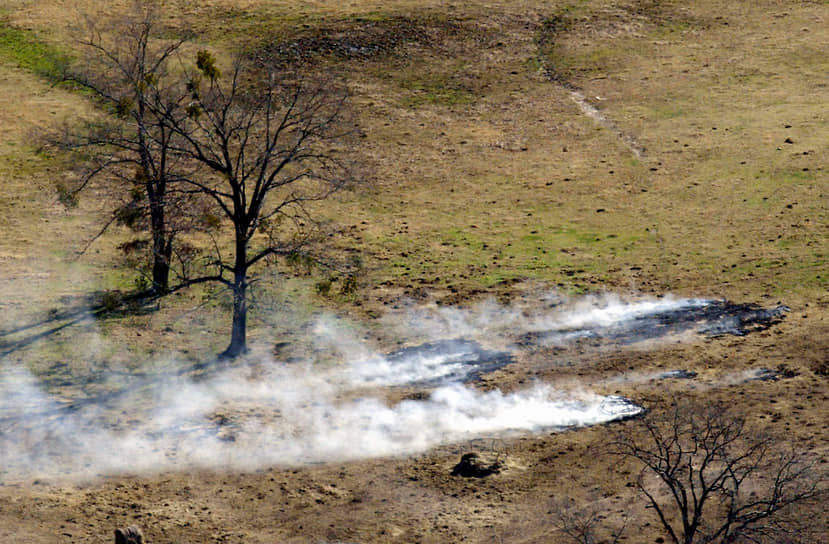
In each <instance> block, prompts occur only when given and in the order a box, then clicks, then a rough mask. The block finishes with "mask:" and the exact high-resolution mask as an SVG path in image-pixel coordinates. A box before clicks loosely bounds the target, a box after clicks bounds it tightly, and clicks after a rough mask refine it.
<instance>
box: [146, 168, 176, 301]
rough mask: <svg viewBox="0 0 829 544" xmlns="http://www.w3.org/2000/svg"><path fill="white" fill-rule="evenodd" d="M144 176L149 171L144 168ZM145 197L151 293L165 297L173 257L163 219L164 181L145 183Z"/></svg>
mask: <svg viewBox="0 0 829 544" xmlns="http://www.w3.org/2000/svg"><path fill="white" fill-rule="evenodd" d="M144 172H145V174H144V176H145V177H148V176H149V174H148V173H147V172H149V170H148V169H147V168H146V167H145V168H144ZM145 187H146V191H147V197H148V199H149V201H150V230H151V233H152V237H153V291H155V292H156V293H157V294H160V295H165V294H167V292H168V291H169V290H170V259H171V258H172V255H173V235H172V234H171V233H168V232H167V218H166V217H165V215H164V214H165V204H166V203H165V201H164V200H165V193H166V183H164V180H158V181H152V180H149V179H148V180H147V182H146V185H145Z"/></svg>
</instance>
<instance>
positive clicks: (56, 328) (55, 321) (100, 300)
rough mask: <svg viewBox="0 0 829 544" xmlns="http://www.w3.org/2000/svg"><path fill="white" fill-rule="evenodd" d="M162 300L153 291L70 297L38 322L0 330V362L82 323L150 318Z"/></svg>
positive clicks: (96, 292)
mask: <svg viewBox="0 0 829 544" xmlns="http://www.w3.org/2000/svg"><path fill="white" fill-rule="evenodd" d="M161 296H162V295H159V294H158V293H156V292H155V291H153V290H144V291H135V292H128V293H124V292H121V291H113V290H107V291H95V292H93V293H90V294H88V295H85V296H83V297H73V298H72V299H69V300H66V301H65V302H66V304H65V306H66V307H65V308H64V309H57V308H52V309H50V310H49V311H48V312H47V313H46V316H45V317H43V318H41V319H35V320H33V321H31V322H29V323H26V324H23V325H18V326H12V327H10V328H6V329H0V358H1V357H6V356H8V355H11V354H12V353H14V352H16V351H18V350H20V349H22V348H25V347H27V346H30V345H32V344H34V343H35V342H37V341H39V340H43V339H46V338H49V337H50V336H53V335H54V334H56V333H58V332H60V331H62V330H64V329H67V328H69V327H72V326H73V325H77V324H79V323H83V322H85V321H91V320H105V319H117V318H121V317H127V316H136V315H147V314H150V313H152V312H154V311H156V310H158V301H159V299H160V298H161Z"/></svg>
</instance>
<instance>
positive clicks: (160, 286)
mask: <svg viewBox="0 0 829 544" xmlns="http://www.w3.org/2000/svg"><path fill="white" fill-rule="evenodd" d="M172 254H173V244H172V240H167V239H166V237H165V236H164V233H163V232H161V233H157V232H155V231H153V291H155V292H156V293H158V294H160V295H164V294H166V293H167V291H169V289H170V259H171V258H172Z"/></svg>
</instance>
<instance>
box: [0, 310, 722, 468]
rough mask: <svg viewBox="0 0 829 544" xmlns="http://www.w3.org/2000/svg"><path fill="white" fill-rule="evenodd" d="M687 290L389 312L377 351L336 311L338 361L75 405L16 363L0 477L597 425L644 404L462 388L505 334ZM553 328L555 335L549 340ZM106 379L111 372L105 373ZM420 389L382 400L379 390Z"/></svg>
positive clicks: (248, 461) (610, 316)
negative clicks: (523, 305) (387, 341)
mask: <svg viewBox="0 0 829 544" xmlns="http://www.w3.org/2000/svg"><path fill="white" fill-rule="evenodd" d="M703 304H706V301H701V300H695V299H671V298H667V297H666V298H663V299H658V300H640V301H634V302H628V301H624V300H622V299H620V298H618V297H613V296H610V297H591V298H583V299H579V300H575V301H572V302H563V301H558V300H554V301H552V302H550V303H549V304H548V305H547V306H546V310H545V311H544V312H541V313H540V314H538V313H536V315H528V313H527V311H526V309H520V308H515V307H502V306H499V305H497V304H495V303H491V302H490V303H486V304H482V305H480V306H478V307H475V308H472V309H466V310H464V309H458V308H437V307H434V308H409V309H407V311H405V312H401V313H399V314H398V315H396V316H395V315H392V316H389V317H387V318H386V319H385V321H384V325H385V326H386V327H389V328H390V329H395V328H396V329H397V330H400V331H403V330H405V331H406V333H407V335H408V338H411V339H413V342H412V343H414V345H409V346H408V347H405V348H403V349H401V350H398V351H396V352H391V353H385V354H384V353H380V352H378V351H376V350H374V349H372V348H371V347H370V346H368V345H367V344H366V343H365V342H363V341H361V340H360V339H359V338H358V337H357V335H356V334H354V333H352V332H350V331H351V329H350V328H349V326H348V325H347V324H346V323H344V322H341V321H338V320H336V319H333V318H325V319H322V320H320V321H319V323H318V324H317V326H316V327H315V328H314V330H313V334H314V337H315V340H316V341H317V342H318V344H319V345H320V346H324V347H326V348H327V349H328V350H329V352H331V353H334V354H335V355H336V357H337V362H334V363H331V362H319V361H315V360H310V359H309V360H305V361H301V362H293V363H290V364H289V363H284V362H280V361H277V360H270V361H263V360H261V359H260V360H257V361H255V364H250V365H242V366H235V367H232V368H224V369H217V370H215V371H214V372H212V373H211V374H210V375H209V376H208V377H206V378H202V379H198V380H196V379H192V378H188V377H184V376H176V375H167V376H160V377H158V376H157V377H154V378H140V379H134V380H133V381H131V382H129V383H124V386H123V387H122V388H121V390H120V391H118V392H117V394H102V395H100V396H99V397H98V398H96V397H92V399H93V400H89V401H87V400H84V401H76V402H74V403H73V402H71V400H67V399H65V398H61V397H58V396H56V395H54V394H50V393H47V392H46V391H47V388H45V387H44V385H43V384H41V383H39V382H38V379H37V378H36V377H34V376H33V375H32V374H30V373H29V372H28V371H27V370H25V369H24V368H23V367H22V366H20V365H18V366H12V367H9V365H6V366H5V367H4V368H5V370H3V371H2V372H0V467H2V468H0V479H10V478H15V477H22V476H32V475H43V476H51V477H79V476H84V477H85V476H96V475H106V474H113V473H123V472H131V473H135V472H151V471H167V470H179V469H186V468H190V467H204V468H216V469H224V468H231V469H239V470H251V469H255V468H259V467H266V466H274V465H297V464H303V463H309V462H326V461H342V460H349V459H359V458H366V457H375V456H394V455H407V454H412V453H415V452H419V451H424V450H426V449H428V448H431V447H434V446H436V445H438V444H443V443H451V442H458V441H463V440H467V439H470V438H473V437H481V436H498V435H502V434H503V433H506V432H514V431H519V432H533V431H538V430H542V429H543V430H550V429H561V428H567V427H579V426H585V425H594V424H598V423H604V422H607V421H612V420H615V419H619V418H623V417H628V416H632V415H635V414H637V413H639V411H640V410H641V409H640V408H639V407H638V406H636V405H635V404H633V403H632V402H630V401H628V400H626V399H623V398H621V397H612V396H611V397H607V396H600V395H597V394H594V393H591V392H589V391H580V390H572V389H570V390H563V389H558V388H556V386H555V384H546V383H536V384H533V385H532V386H530V387H528V388H527V389H524V390H520V391H512V392H508V393H505V392H502V391H500V390H498V389H494V390H491V391H482V390H480V389H476V388H475V387H474V386H473V385H471V384H470V383H468V380H469V379H471V378H474V377H476V376H477V375H478V374H480V373H483V372H487V371H489V370H492V369H494V368H499V367H501V366H504V365H507V364H509V363H510V362H511V361H512V356H511V354H510V352H509V350H511V349H516V348H513V347H511V346H512V345H513V344H512V343H513V342H514V341H515V339H516V338H517V337H520V336H521V335H522V334H527V333H535V332H539V331H544V332H545V333H550V335H552V336H550V337H553V336H555V338H556V340H555V341H566V340H565V338H566V335H567V334H570V333H572V332H573V331H574V330H578V331H584V330H589V329H591V328H605V329H606V328H608V327H616V326H620V325H621V324H623V323H625V322H629V321H636V320H638V319H641V318H642V317H643V316H647V315H652V314H655V313H658V312H664V311H668V310H676V309H679V308H686V307H695V306H699V305H703ZM556 335H558V336H556ZM110 379H112V378H110ZM400 386H427V389H426V390H424V391H423V394H420V395H417V396H416V397H414V398H410V399H405V400H402V401H396V402H391V401H389V400H388V396H389V395H388V392H389V388H390V387H391V388H395V387H400Z"/></svg>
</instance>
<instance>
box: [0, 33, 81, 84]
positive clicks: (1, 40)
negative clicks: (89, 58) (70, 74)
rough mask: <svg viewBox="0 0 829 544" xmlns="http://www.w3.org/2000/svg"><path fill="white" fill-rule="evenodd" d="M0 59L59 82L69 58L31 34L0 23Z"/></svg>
mask: <svg viewBox="0 0 829 544" xmlns="http://www.w3.org/2000/svg"><path fill="white" fill-rule="evenodd" d="M0 59H3V60H6V61H7V62H12V63H14V64H16V65H18V66H19V67H21V68H23V69H24V70H29V71H31V72H34V73H35V74H37V75H39V76H41V77H45V78H46V79H49V80H51V81H60V80H61V78H62V77H63V74H64V72H65V70H66V67H67V66H68V65H69V62H70V60H71V57H70V56H69V55H68V54H66V53H64V52H63V51H61V50H60V49H58V48H57V47H55V46H53V45H50V44H48V43H46V42H43V41H41V40H39V39H38V38H37V36H35V34H34V33H32V32H29V31H25V30H20V29H18V28H14V27H11V26H9V25H8V24H7V23H3V22H0Z"/></svg>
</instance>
